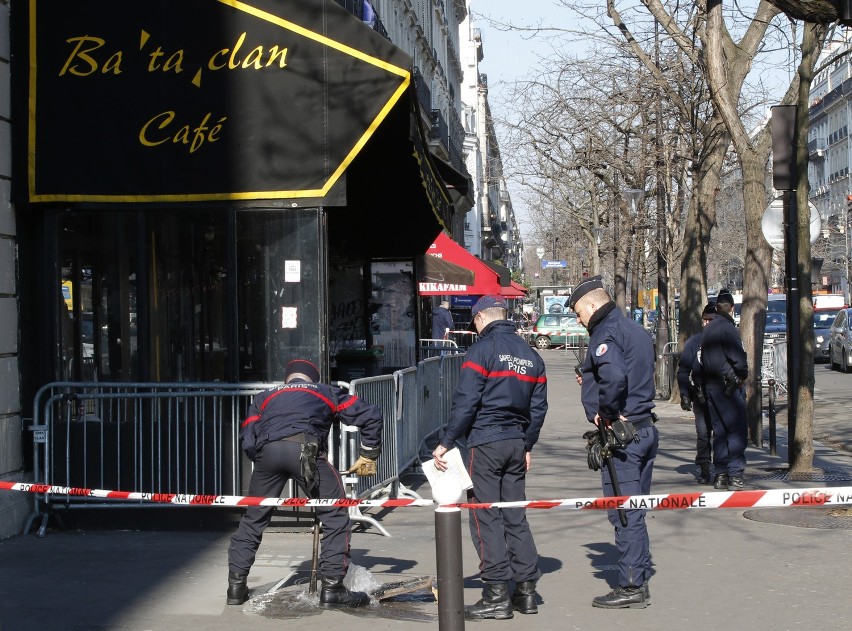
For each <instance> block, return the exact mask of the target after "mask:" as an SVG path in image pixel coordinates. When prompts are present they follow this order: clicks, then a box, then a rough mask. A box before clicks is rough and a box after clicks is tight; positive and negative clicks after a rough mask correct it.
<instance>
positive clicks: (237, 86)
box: [15, 0, 434, 251]
mask: <svg viewBox="0 0 852 631" xmlns="http://www.w3.org/2000/svg"><path fill="white" fill-rule="evenodd" d="M30 6H31V10H30V13H29V19H30V20H31V24H30V25H29V29H22V33H21V34H22V35H23V34H25V33H28V34H30V35H31V39H30V41H29V42H28V45H26V46H25V45H21V46H20V47H19V48H18V50H19V51H21V53H22V55H20V56H18V58H17V60H16V62H17V63H16V65H15V71H16V72H18V73H20V76H22V77H23V76H25V75H26V74H27V73H29V81H28V82H27V83H26V85H28V86H29V94H28V95H27V96H28V101H27V103H28V104H29V111H28V119H29V129H27V130H26V133H22V134H21V136H20V137H21V138H22V140H23V142H21V143H20V145H17V146H20V155H19V156H18V157H17V163H18V164H21V165H25V167H26V168H27V170H28V172H27V177H26V180H24V178H21V183H22V184H23V183H24V182H26V186H25V187H24V190H25V191H26V192H27V201H29V202H33V203H38V202H107V203H111V204H123V203H158V202H185V201H187V202H192V201H200V202H207V201H216V200H270V199H273V200H286V201H287V202H289V201H291V200H292V201H293V202H294V203H292V204H289V203H284V204H283V205H284V207H287V206H290V205H304V204H303V203H301V202H303V201H304V200H314V201H315V203H320V204H322V205H330V204H334V205H337V204H341V203H343V198H342V192H343V191H342V189H343V187H342V183H343V179H344V173H346V171H347V169H348V167H349V166H350V165H351V164H352V162H353V161H354V160H355V159H356V158H357V157H358V155H359V153H360V152H361V150H362V148H363V147H364V146H365V144H367V143H369V141H370V140H371V139H372V137H373V136H374V135H375V134H376V132H377V130H379V129H381V128H382V127H383V126H384V125H385V119H386V117H387V116H388V113H389V112H390V111H392V110H393V109H395V108H397V107H400V106H402V107H403V108H404V109H407V104H406V103H405V101H406V99H405V94H406V92H407V88H408V86H409V85H410V83H411V66H412V62H411V58H410V57H409V56H408V55H407V54H405V53H404V52H403V51H402V50H400V49H399V48H398V47H396V46H394V45H393V44H392V43H391V42H390V41H388V40H387V39H386V38H384V37H382V36H381V35H379V34H378V33H376V32H375V31H374V30H373V29H371V28H370V27H369V26H367V25H365V24H363V23H362V22H361V20H359V19H357V18H356V17H355V16H353V15H352V14H351V13H349V12H347V11H346V10H345V9H344V8H343V7H341V6H340V5H339V4H338V3H337V2H334V1H333V0H288V1H287V2H281V1H280V0H245V1H243V2H233V3H232V2H215V1H211V0H181V1H180V2H175V1H174V0H145V1H144V2H141V1H139V0H130V1H126V2H112V3H110V2H103V0H77V1H75V2H73V3H69V2H59V3H57V2H46V1H40V2H35V1H33V2H31V3H30ZM202 26H203V27H202ZM22 131H23V130H22ZM402 133H403V134H404V135H405V136H407V127H406V128H405V129H404V130H403V131H402ZM405 151H406V153H410V149H406V150H405ZM398 157H399V156H397V158H398ZM336 193H339V194H336ZM433 236H434V235H433ZM419 251H422V249H420V250H419Z"/></svg>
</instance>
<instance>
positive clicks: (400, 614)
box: [243, 575, 438, 623]
mask: <svg viewBox="0 0 852 631" xmlns="http://www.w3.org/2000/svg"><path fill="white" fill-rule="evenodd" d="M382 578H383V579H386V578H388V579H390V580H387V581H385V582H383V583H381V584H380V585H379V587H378V588H376V589H375V590H370V596H371V601H370V604H369V605H367V606H366V607H357V608H353V609H349V608H335V609H333V610H332V611H335V612H341V613H345V614H348V615H351V616H355V617H358V618H381V619H386V620H399V621H404V622H429V623H432V622H436V621H437V620H438V610H437V607H436V601H435V594H434V591H433V586H434V577H411V576H400V575H393V576H392V577H391V576H388V575H382ZM309 582H310V580H309V576H308V575H294V576H292V577H291V578H289V579H288V580H287V581H285V582H284V583H283V584H281V585H279V586H276V587H275V588H273V589H272V590H270V591H269V592H268V593H261V594H258V595H256V596H253V597H252V598H251V599H250V600H249V601H248V602H247V603H246V604H245V605H244V607H243V611H245V612H246V613H252V614H256V615H259V616H263V617H264V618H270V619H274V620H294V619H299V618H308V617H311V616H318V615H320V614H322V613H323V611H326V610H325V609H323V608H322V607H320V604H319V594H318V593H315V594H309V593H308V585H309ZM356 587H357V586H356Z"/></svg>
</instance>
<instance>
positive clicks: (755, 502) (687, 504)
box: [0, 480, 852, 510]
mask: <svg viewBox="0 0 852 631" xmlns="http://www.w3.org/2000/svg"><path fill="white" fill-rule="evenodd" d="M0 489H6V490H9V491H22V492H25V493H42V494H53V495H69V496H74V497H94V498H102V499H113V500H141V501H148V502H158V503H163V504H185V505H190V506H305V507H332V506H336V507H340V508H350V507H355V506H363V507H365V508H369V507H376V508H399V507H403V506H434V505H435V502H433V501H432V500H427V499H383V500H359V499H354V498H338V499H308V498H306V497H293V498H280V497H252V496H240V495H184V494H180V493H140V492H133V491H109V490H105V489H85V488H79V487H68V486H51V485H48V484H33V483H29V482H6V481H3V480H0ZM847 504H852V486H838V487H827V488H812V489H772V490H766V491H713V492H708V493H666V494H660V495H625V496H620V497H578V498H574V499H563V500H526V501H521V502H485V503H459V504H441V506H442V507H444V508H473V509H480V508H545V509H550V508H566V509H572V510H613V509H617V508H623V509H625V510H679V509H688V508H779V507H785V506H843V505H847Z"/></svg>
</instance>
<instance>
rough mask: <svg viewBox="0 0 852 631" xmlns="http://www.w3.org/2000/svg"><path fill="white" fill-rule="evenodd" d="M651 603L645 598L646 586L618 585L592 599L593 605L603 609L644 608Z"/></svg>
mask: <svg viewBox="0 0 852 631" xmlns="http://www.w3.org/2000/svg"><path fill="white" fill-rule="evenodd" d="M649 596H650V594H649ZM649 604H651V603H650V600H646V598H645V589H644V586H641V587H616V588H615V589H614V590H612V591H611V592H610V593H608V594H607V595H606V596H597V597H596V598H594V599H593V600H592V607H600V608H601V609H644V608H645V607H647V606H648V605H649Z"/></svg>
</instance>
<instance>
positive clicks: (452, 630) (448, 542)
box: [435, 508, 464, 631]
mask: <svg viewBox="0 0 852 631" xmlns="http://www.w3.org/2000/svg"><path fill="white" fill-rule="evenodd" d="M435 544H436V545H435V547H436V555H437V562H438V629H439V631H460V630H461V631H463V629H464V573H463V571H462V547H461V509H460V508H437V509H435Z"/></svg>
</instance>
